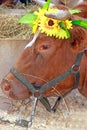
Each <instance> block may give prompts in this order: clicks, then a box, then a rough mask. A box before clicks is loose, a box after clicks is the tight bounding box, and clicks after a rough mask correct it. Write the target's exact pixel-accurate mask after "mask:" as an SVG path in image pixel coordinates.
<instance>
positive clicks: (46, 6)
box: [43, 0, 50, 10]
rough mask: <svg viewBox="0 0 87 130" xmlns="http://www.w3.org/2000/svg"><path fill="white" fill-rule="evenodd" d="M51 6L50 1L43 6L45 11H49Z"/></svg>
mask: <svg viewBox="0 0 87 130" xmlns="http://www.w3.org/2000/svg"><path fill="white" fill-rule="evenodd" d="M49 6H50V0H47V2H46V3H45V4H44V6H43V9H45V10H48V9H49Z"/></svg>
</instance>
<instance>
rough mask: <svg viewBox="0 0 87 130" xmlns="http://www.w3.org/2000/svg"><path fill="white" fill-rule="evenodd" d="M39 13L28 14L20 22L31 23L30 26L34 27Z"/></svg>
mask: <svg viewBox="0 0 87 130" xmlns="http://www.w3.org/2000/svg"><path fill="white" fill-rule="evenodd" d="M36 19H37V15H35V14H32V13H30V14H26V15H24V16H23V17H22V18H21V19H20V20H19V23H24V24H29V26H31V27H33V23H34V22H35V21H36Z"/></svg>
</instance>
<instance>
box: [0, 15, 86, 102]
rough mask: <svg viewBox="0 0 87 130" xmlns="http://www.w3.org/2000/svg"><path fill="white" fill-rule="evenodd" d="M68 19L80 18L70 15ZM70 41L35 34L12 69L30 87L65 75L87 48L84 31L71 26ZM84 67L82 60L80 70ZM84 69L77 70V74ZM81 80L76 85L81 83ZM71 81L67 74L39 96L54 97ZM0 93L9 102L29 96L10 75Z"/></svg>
mask: <svg viewBox="0 0 87 130" xmlns="http://www.w3.org/2000/svg"><path fill="white" fill-rule="evenodd" d="M72 19H80V17H77V16H73V17H72ZM69 31H70V35H71V36H70V38H68V39H59V38H56V37H54V36H52V37H50V36H47V35H46V34H44V33H39V35H38V37H37V38H36V40H35V42H34V44H33V45H32V46H31V47H28V46H27V47H25V49H24V51H23V53H22V54H21V56H20V57H19V58H18V60H17V62H16V63H15V65H14V68H15V69H16V70H17V71H18V72H19V73H20V74H22V75H23V76H24V77H25V78H26V79H27V80H28V81H29V82H30V83H31V84H33V85H34V86H36V87H38V86H42V85H43V84H45V83H46V82H48V81H50V80H52V79H53V78H55V77H57V76H59V75H60V74H62V73H64V72H66V71H67V70H68V69H69V68H70V67H71V66H72V65H73V64H74V62H75V59H76V56H77V54H78V53H79V52H81V51H83V50H84V49H85V48H87V31H86V29H84V28H82V27H80V26H76V25H73V29H70V30H69ZM83 65H84V60H82V63H81V68H83V67H82V66H83ZM83 71H84V70H82V69H81V73H83ZM83 78H84V77H82V78H81V79H80V82H81V83H82V82H83V81H84V79H83ZM74 82H75V77H74V75H73V74H72V75H70V76H69V77H67V78H66V79H64V80H63V81H62V82H60V83H59V84H56V85H55V86H53V87H52V88H51V89H48V90H47V91H45V92H44V93H43V96H58V95H63V94H64V93H66V92H67V91H69V90H70V89H71V88H72V87H73V86H74ZM1 88H2V90H3V92H4V93H5V94H6V95H7V96H9V97H11V98H13V99H18V100H20V99H26V98H29V97H30V96H31V92H30V91H29V89H28V88H27V87H26V86H25V85H23V84H22V83H21V82H20V81H19V80H18V79H17V78H16V77H15V76H14V75H13V74H12V73H11V72H9V73H8V74H7V75H6V76H5V78H4V79H3V81H2V82H1Z"/></svg>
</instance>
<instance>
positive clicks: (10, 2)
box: [0, 0, 15, 6]
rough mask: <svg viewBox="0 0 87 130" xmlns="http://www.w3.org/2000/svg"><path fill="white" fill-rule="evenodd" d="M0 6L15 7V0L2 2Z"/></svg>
mask: <svg viewBox="0 0 87 130" xmlns="http://www.w3.org/2000/svg"><path fill="white" fill-rule="evenodd" d="M0 4H3V5H6V6H13V5H15V2H13V0H0Z"/></svg>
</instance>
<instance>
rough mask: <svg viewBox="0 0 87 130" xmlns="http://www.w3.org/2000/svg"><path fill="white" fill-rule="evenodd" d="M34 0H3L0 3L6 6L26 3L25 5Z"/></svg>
mask: <svg viewBox="0 0 87 130" xmlns="http://www.w3.org/2000/svg"><path fill="white" fill-rule="evenodd" d="M31 2H32V0H28V1H27V0H1V1H0V4H3V5H6V6H14V5H16V4H21V3H24V4H25V5H26V4H27V3H31Z"/></svg>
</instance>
